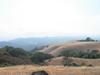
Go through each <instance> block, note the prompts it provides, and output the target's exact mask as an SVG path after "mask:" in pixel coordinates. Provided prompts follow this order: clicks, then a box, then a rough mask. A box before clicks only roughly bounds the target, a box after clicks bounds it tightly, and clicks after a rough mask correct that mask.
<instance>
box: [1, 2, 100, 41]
mask: <svg viewBox="0 0 100 75" xmlns="http://www.w3.org/2000/svg"><path fill="white" fill-rule="evenodd" d="M99 34H100V0H0V39H3V40H5V39H12V38H16V37H23V36H31V37H32V36H48V35H99Z"/></svg>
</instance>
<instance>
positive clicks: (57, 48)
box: [41, 41, 100, 56]
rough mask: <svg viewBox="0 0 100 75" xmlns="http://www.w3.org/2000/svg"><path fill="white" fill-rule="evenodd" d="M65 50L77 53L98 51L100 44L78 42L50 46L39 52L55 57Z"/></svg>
mask: <svg viewBox="0 0 100 75" xmlns="http://www.w3.org/2000/svg"><path fill="white" fill-rule="evenodd" d="M65 50H77V51H87V50H100V42H79V41H74V42H67V43H64V44H60V45H51V46H49V47H47V48H44V49H43V50H41V52H44V53H48V54H52V55H54V56H57V55H59V53H60V52H62V51H65Z"/></svg>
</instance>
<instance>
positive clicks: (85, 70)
mask: <svg viewBox="0 0 100 75" xmlns="http://www.w3.org/2000/svg"><path fill="white" fill-rule="evenodd" d="M40 70H45V71H46V72H48V73H49V75H100V67H63V66H42V67H41V66H32V65H24V66H15V67H5V68H0V75H30V74H31V73H32V72H35V71H40Z"/></svg>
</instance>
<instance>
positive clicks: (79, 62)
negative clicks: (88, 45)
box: [46, 57, 100, 67]
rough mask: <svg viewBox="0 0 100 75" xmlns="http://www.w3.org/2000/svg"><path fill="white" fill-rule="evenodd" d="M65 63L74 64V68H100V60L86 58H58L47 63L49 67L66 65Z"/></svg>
mask: <svg viewBox="0 0 100 75" xmlns="http://www.w3.org/2000/svg"><path fill="white" fill-rule="evenodd" d="M64 61H70V62H69V63H70V64H71V63H72V64H73V65H72V66H74V67H75V66H76V67H77V66H78V67H79V66H100V59H84V58H74V57H69V58H65V57H56V58H53V59H51V60H47V61H46V63H47V64H48V65H54V66H56V65H60V66H63V65H64Z"/></svg>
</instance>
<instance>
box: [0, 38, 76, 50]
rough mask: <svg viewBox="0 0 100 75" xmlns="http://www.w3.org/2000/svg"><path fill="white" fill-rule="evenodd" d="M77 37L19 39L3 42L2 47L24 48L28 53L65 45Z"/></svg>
mask: <svg viewBox="0 0 100 75" xmlns="http://www.w3.org/2000/svg"><path fill="white" fill-rule="evenodd" d="M75 38H77V37H70V36H57V37H33V38H17V39H14V40H10V41H7V42H6V41H1V42H0V47H4V46H13V47H19V48H23V49H25V50H27V51H29V50H33V49H34V48H35V47H40V46H45V45H51V44H59V43H64V42H66V41H68V40H72V39H75Z"/></svg>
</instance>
